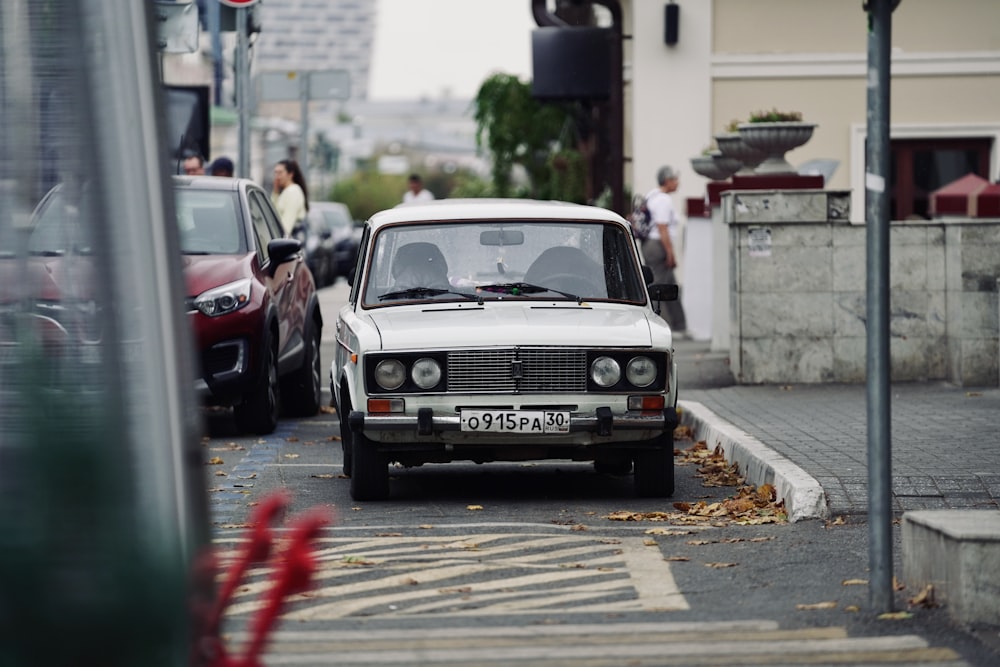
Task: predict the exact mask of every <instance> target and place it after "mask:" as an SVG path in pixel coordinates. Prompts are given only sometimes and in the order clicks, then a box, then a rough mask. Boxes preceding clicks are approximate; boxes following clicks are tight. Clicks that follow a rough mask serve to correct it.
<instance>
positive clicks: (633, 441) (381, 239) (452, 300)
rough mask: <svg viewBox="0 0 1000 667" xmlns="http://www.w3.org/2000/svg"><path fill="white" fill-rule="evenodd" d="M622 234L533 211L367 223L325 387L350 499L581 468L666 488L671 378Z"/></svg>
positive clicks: (640, 276) (465, 211) (436, 206)
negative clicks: (445, 475) (509, 469)
mask: <svg viewBox="0 0 1000 667" xmlns="http://www.w3.org/2000/svg"><path fill="white" fill-rule="evenodd" d="M650 276H651V273H650V272H649V271H648V269H645V268H644V267H642V266H641V263H640V258H639V255H638V253H637V251H636V246H635V242H634V240H633V237H632V232H631V229H630V227H629V224H628V222H626V221H625V220H624V219H623V218H621V217H620V216H619V215H617V214H615V213H613V212H611V211H608V210H606V209H602V208H596V207H591V206H579V205H575V204H565V203H559V202H537V201H528V200H484V199H475V200H442V201H438V202H434V203H428V204H423V205H416V206H414V205H410V206H400V207H397V208H394V209H391V210H387V211H382V212H380V213H378V214H376V215H374V216H373V217H372V218H371V219H370V220H369V221H368V222H367V223H366V224H365V230H364V236H363V239H362V243H361V249H360V253H359V257H358V267H357V271H356V273H355V274H354V276H353V278H352V280H351V295H350V299H349V301H348V303H347V305H345V306H344V307H343V308H342V309H341V311H340V313H339V314H338V317H337V325H336V330H337V351H336V356H335V358H334V361H333V362H332V365H331V368H330V388H331V391H332V392H333V396H334V400H335V401H336V406H337V412H338V413H339V415H340V423H341V434H342V444H343V448H344V472H345V474H347V475H349V476H350V478H351V496H352V497H353V498H354V499H355V500H378V499H383V498H386V497H388V496H389V471H388V466H389V464H391V463H393V462H397V463H399V464H402V465H404V466H416V465H421V464H423V463H428V462H449V461H456V460H470V461H476V462H487V461H524V460H541V459H570V460H576V461H593V462H594V465H595V468H596V469H597V471H598V472H606V473H613V474H626V473H628V472H630V471H634V475H635V486H636V491H637V493H638V495H640V496H647V497H661V496H670V495H672V494H673V490H674V466H673V430H674V427H675V426H676V424H677V414H676V405H677V373H676V369H677V365H676V362H675V361H674V358H673V344H672V338H671V333H670V327H669V326H668V325H667V323H666V322H665V321H664V320H663V319H662V318H661V317H660V316H659V315H658V314H657V312H656V311H655V310H654V307H653V306H654V304H655V303H656V302H658V301H665V300H669V299H675V298H677V287H676V286H675V285H648V286H647V280H648V279H649V277H650Z"/></svg>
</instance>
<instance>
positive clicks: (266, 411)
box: [233, 340, 281, 435]
mask: <svg viewBox="0 0 1000 667" xmlns="http://www.w3.org/2000/svg"><path fill="white" fill-rule="evenodd" d="M262 353H263V355H264V367H263V369H262V370H261V374H260V380H258V382H257V386H255V387H254V388H253V389H251V390H250V391H249V392H247V394H246V395H245V396H244V397H243V402H242V403H240V404H239V405H237V406H235V407H234V408H233V417H234V418H235V419H236V428H237V429H238V430H239V431H241V432H244V433H256V434H257V435H267V434H268V433H273V432H274V429H276V428H277V427H278V407H279V405H280V401H281V383H280V382H279V381H278V355H277V352H276V351H275V349H274V345H273V344H272V343H271V341H270V340H266V341H265V343H264V346H263V350H262Z"/></svg>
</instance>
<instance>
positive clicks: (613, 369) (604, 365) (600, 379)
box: [590, 357, 622, 387]
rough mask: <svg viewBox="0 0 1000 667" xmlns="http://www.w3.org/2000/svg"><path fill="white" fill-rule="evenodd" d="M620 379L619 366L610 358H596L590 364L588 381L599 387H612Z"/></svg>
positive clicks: (620, 371) (620, 370)
mask: <svg viewBox="0 0 1000 667" xmlns="http://www.w3.org/2000/svg"><path fill="white" fill-rule="evenodd" d="M621 377H622V369H621V366H619V365H618V362H617V361H615V360H614V359H612V358H611V357H597V358H596V359H594V362H593V363H592V364H590V379H591V380H593V381H594V383H595V384H597V385H598V386H599V387H611V386H614V385H615V384H617V383H618V380H620V379H621Z"/></svg>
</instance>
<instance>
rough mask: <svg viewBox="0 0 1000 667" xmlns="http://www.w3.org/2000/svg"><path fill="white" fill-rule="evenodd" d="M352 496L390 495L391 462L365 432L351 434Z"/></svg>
mask: <svg viewBox="0 0 1000 667" xmlns="http://www.w3.org/2000/svg"><path fill="white" fill-rule="evenodd" d="M351 451H352V456H351V459H352V460H351V498H352V499H353V500H385V499H386V498H388V497H389V462H388V460H387V459H386V457H385V454H383V453H382V452H380V451H378V449H377V448H376V446H375V443H374V442H372V441H371V440H369V439H368V438H366V437H365V435H364V433H360V432H354V433H352V434H351Z"/></svg>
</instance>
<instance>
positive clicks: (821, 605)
mask: <svg viewBox="0 0 1000 667" xmlns="http://www.w3.org/2000/svg"><path fill="white" fill-rule="evenodd" d="M795 608H796V609H798V610H799V611H816V610H819V609H836V608H837V602H836V601H835V600H828V601H826V602H813V603H812V604H797V605H795Z"/></svg>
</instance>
